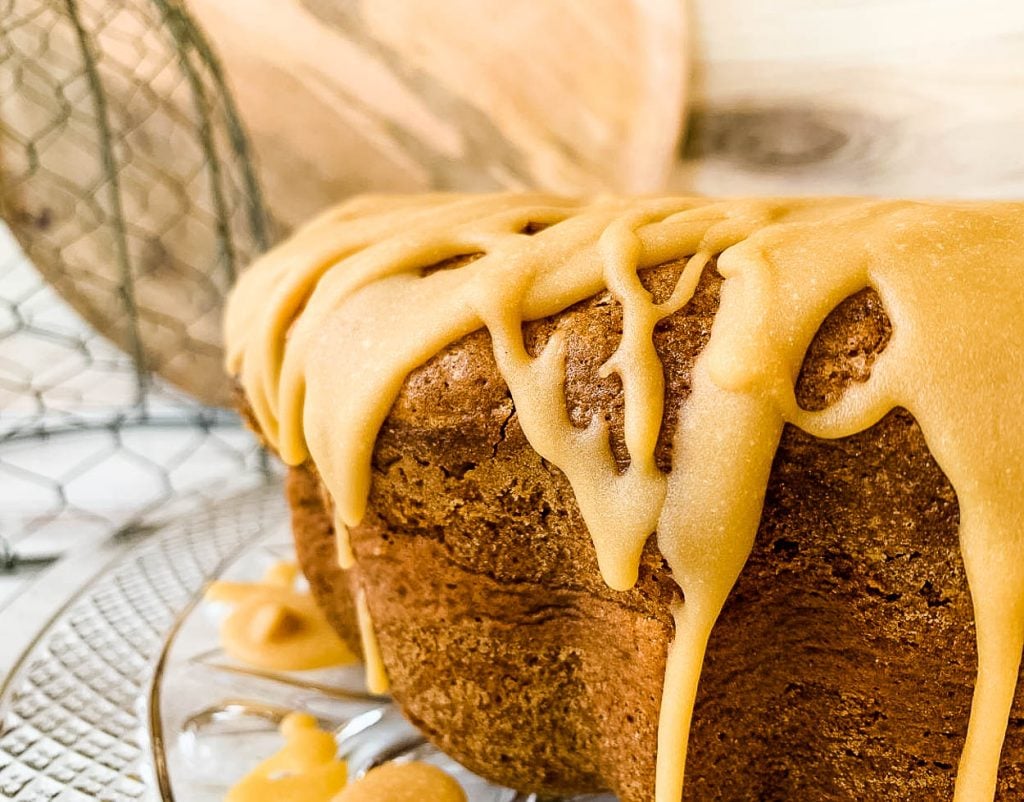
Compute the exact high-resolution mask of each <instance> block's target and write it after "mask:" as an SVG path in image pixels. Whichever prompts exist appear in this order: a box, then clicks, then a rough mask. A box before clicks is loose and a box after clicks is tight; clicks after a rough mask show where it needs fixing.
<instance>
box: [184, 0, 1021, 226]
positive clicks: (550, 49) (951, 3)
mask: <svg viewBox="0 0 1024 802" xmlns="http://www.w3.org/2000/svg"><path fill="white" fill-rule="evenodd" d="M189 3H190V7H191V8H192V10H193V12H194V13H195V15H196V16H197V17H198V18H199V19H200V20H201V21H202V22H203V24H204V26H205V28H206V30H207V31H208V33H209V34H210V36H211V37H212V38H213V40H214V42H215V43H216V44H217V46H218V49H219V50H220V52H221V53H222V56H223V57H224V59H225V61H226V63H227V65H228V68H229V74H230V75H231V76H233V77H235V78H237V79H242V78H243V77H244V78H245V80H236V82H235V83H236V91H237V92H238V96H239V102H240V103H241V105H242V109H243V113H244V115H245V116H246V118H247V120H248V122H249V125H250V130H251V132H252V135H253V137H254V139H255V143H256V147H257V152H258V153H259V155H260V157H261V168H262V170H263V174H264V176H265V180H266V185H267V187H268V196H269V198H270V204H271V207H272V208H273V209H274V211H275V214H276V215H277V216H279V217H280V218H281V219H282V220H283V221H284V222H285V223H292V222H294V220H295V219H298V218H301V217H302V216H304V215H305V214H306V213H308V210H309V207H311V206H319V205H323V204H324V203H325V202H327V201H328V200H329V199H333V198H336V197H337V196H339V195H341V194H347V193H349V192H352V191H358V190H361V189H381V188H383V189H401V190H410V189H411V190H418V189H425V188H429V187H443V188H451V187H454V188H464V189H487V188H493V187H496V186H509V187H520V186H529V185H532V186H541V187H545V188H550V189H554V190H557V191H563V192H565V191H569V192H572V191H575V192H590V191H596V190H612V191H620V192H652V191H661V190H669V191H677V192H698V193H705V194H741V193H801V194H827V193H857V194H860V193H865V194H875V195H905V196H957V197H1002V198H1007V197H1024V147H1022V143H1024V2H1021V0H977V1H971V0H691V2H690V3H689V4H687V3H685V2H684V0H527V1H526V2H519V3H507V2H504V0H443V1H442V2H424V0H372V2H370V1H367V2H362V3H336V2H332V1H331V0H276V2H274V3H265V4H264V6H263V8H264V10H265V13H262V14H248V15H247V14H244V13H243V9H244V8H252V5H251V4H250V3H249V2H248V0H189ZM271 7H273V9H274V10H273V12H272V13H271V12H270V11H269V9H270V8H271ZM275 43H276V44H275ZM687 75H689V80H688V81H687ZM268 93H269V94H270V95H271V96H274V95H276V96H277V97H276V99H275V100H273V101H271V100H268ZM684 115H685V116H686V117H687V120H688V122H687V125H686V131H685V133H684V131H683V127H682V126H681V125H680V121H681V120H682V119H683V117H684ZM285 142H288V143H290V144H291V147H290V151H289V154H290V158H289V159H288V160H286V159H285V158H284V157H283V151H282V144H283V143H285ZM298 176H308V180H302V181H298V182H296V178H297V177H298ZM325 176H329V179H328V178H326V177H325ZM296 183H300V184H301V185H302V190H301V192H302V193H304V194H302V195H301V196H295V197H292V196H293V195H295V190H294V187H295V185H296ZM293 210H294V211H293Z"/></svg>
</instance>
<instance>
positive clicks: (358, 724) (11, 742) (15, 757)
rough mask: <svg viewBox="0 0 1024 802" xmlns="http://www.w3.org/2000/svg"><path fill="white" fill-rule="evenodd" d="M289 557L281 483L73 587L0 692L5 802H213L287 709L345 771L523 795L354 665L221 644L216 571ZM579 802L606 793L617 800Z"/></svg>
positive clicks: (493, 800)
mask: <svg viewBox="0 0 1024 802" xmlns="http://www.w3.org/2000/svg"><path fill="white" fill-rule="evenodd" d="M291 557H292V547H291V538H290V534H289V531H288V523H287V510H286V509H285V506H284V503H283V501H282V500H281V491H280V488H279V487H276V486H268V487H261V488H258V489H256V490H252V491H249V492H247V493H245V494H242V495H239V496H236V497H234V498H232V499H229V500H227V501H223V502H219V503H217V504H214V505H211V506H209V507H207V508H205V509H204V510H203V511H202V512H200V513H197V514H193V515H190V516H188V517H186V518H182V519H180V520H178V521H176V522H174V523H173V524H170V525H168V526H165V527H164V528H163V529H161V530H160V531H159V532H158V533H157V534H155V535H153V536H152V537H151V538H149V539H148V540H146V541H145V542H144V543H143V544H141V545H140V546H138V547H136V548H135V549H134V550H132V551H130V552H128V553H126V554H125V555H124V556H122V557H121V558H119V559H118V560H117V561H116V562H115V563H113V564H112V565H111V566H109V567H108V568H107V569H106V570H105V571H103V572H102V573H101V575H99V576H97V577H96V578H94V579H93V580H92V581H91V582H90V583H89V584H87V585H86V587H85V588H84V589H83V590H82V591H80V592H79V593H78V594H76V595H75V596H74V597H73V598H72V599H71V600H70V601H69V602H68V603H67V604H66V605H65V606H64V607H63V609H62V610H61V611H60V612H59V613H58V614H57V615H56V616H55V617H54V618H53V619H52V620H51V621H50V623H49V624H48V625H47V626H46V627H45V628H44V629H43V631H42V632H40V634H39V635H38V637H37V638H36V640H35V642H34V643H33V645H32V646H31V647H30V648H29V649H28V651H27V652H26V653H25V654H24V655H23V657H22V659H21V660H20V662H19V663H18V665H17V666H16V667H15V669H14V670H13V671H12V672H11V674H10V675H9V676H8V677H7V679H6V681H5V682H4V684H3V687H2V689H0V799H8V800H16V802H27V800H33V801H35V800H49V801H50V802H80V801H82V800H96V799H102V800H104V801H105V802H106V801H109V802H124V801H126V800H164V802H170V800H177V802H219V800H221V799H223V797H224V794H225V792H226V790H227V788H228V787H229V786H230V785H231V784H232V783H233V782H234V781H235V780H237V779H238V778H240V777H241V776H242V775H243V774H245V773H246V772H247V771H249V769H251V768H252V767H253V766H254V765H255V764H256V763H258V762H259V761H260V760H262V759H263V758H265V757H266V756H268V755H269V754H271V753H272V752H274V751H276V750H277V749H278V748H279V747H280V745H281V739H280V736H279V735H278V733H277V725H278V724H279V723H280V721H281V719H282V718H283V716H284V715H285V714H287V713H289V712H291V711H294V710H302V711H306V712H309V713H312V714H313V715H315V716H316V717H317V718H318V720H319V721H320V724H321V726H323V727H325V728H330V729H331V730H332V731H333V732H334V733H335V735H336V739H337V741H338V748H339V754H340V755H341V756H342V757H344V758H345V759H346V760H347V762H348V767H349V776H350V777H359V776H361V775H362V774H363V773H365V772H366V771H368V770H369V769H370V768H372V767H373V766H376V765H378V764H380V763H384V762H388V761H406V760H422V761H426V762H429V763H433V764H435V765H438V766H440V767H441V768H443V769H444V770H445V771H447V772H449V773H450V774H452V775H453V776H454V777H455V778H456V779H457V780H458V781H459V782H460V783H461V784H462V786H463V787H464V789H465V790H466V793H467V796H468V797H469V799H470V801H471V802H527V801H528V800H536V799H537V798H536V797H534V796H532V795H524V794H518V793H517V792H515V791H511V790H508V789H505V788H499V787H496V786H494V785H491V784H489V783H487V782H486V781H484V780H483V779H481V778H479V777H477V776H476V775H474V774H472V773H470V772H469V771H468V770H466V769H464V768H463V767H461V766H460V765H458V764H457V763H455V762H454V761H453V760H451V759H450V758H448V757H447V756H446V755H444V754H443V753H441V752H440V751H438V750H437V749H435V748H434V747H432V746H430V745H429V744H427V743H426V742H424V740H423V739H422V737H421V736H420V735H419V734H418V733H417V732H416V730H415V729H413V728H412V727H411V726H410V725H409V724H408V723H407V722H406V721H405V720H404V719H403V718H402V716H401V715H400V714H399V712H398V710H397V708H396V707H395V706H394V705H393V704H391V703H390V701H389V700H388V699H387V698H386V697H378V696H372V695H370V694H368V693H366V691H365V685H364V680H363V674H362V669H361V667H359V666H351V667H345V668H333V669H330V670H326V671H319V672H301V673H299V672H296V673H273V672H266V671H257V670H253V669H251V668H247V667H245V666H243V665H241V664H238V663H235V662H233V661H232V660H231V659H230V658H228V657H227V656H226V655H224V654H223V652H221V651H220V648H219V642H218V637H217V617H216V616H217V611H216V609H215V608H213V607H211V606H210V605H205V604H202V603H201V601H202V596H203V591H204V589H205V588H206V586H207V585H208V584H209V583H210V582H211V581H212V580H214V579H218V578H222V577H223V578H230V579H239V580H252V581H255V580H257V579H259V578H260V577H261V576H262V575H263V572H264V570H265V568H266V567H267V566H268V565H269V564H270V563H271V562H274V561H277V560H280V559H290V558H291ZM574 799H575V800H576V801H577V802H583V800H587V801H588V802H614V797H611V796H607V795H604V796H586V797H575V798H574Z"/></svg>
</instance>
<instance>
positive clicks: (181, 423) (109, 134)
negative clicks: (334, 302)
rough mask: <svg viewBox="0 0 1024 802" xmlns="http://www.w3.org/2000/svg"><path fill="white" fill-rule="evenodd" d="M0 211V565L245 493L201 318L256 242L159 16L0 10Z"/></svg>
mask: <svg viewBox="0 0 1024 802" xmlns="http://www.w3.org/2000/svg"><path fill="white" fill-rule="evenodd" d="M0 214H2V217H3V220H4V222H5V223H6V226H7V228H6V229H5V228H4V227H3V226H0V565H2V566H3V567H4V568H6V569H8V570H9V569H11V568H14V567H18V566H23V567H24V566H29V565H30V564H31V563H32V562H33V561H37V560H47V559H50V558H52V557H53V556H55V555H56V554H58V553H60V552H61V551H62V550H63V549H65V548H66V547H67V546H70V545H76V544H80V543H82V542H83V540H87V539H88V538H101V537H107V536H110V534H111V533H115V532H118V531H122V530H124V529H125V528H130V527H131V526H132V525H134V524H136V523H138V522H139V521H140V520H142V519H143V517H144V516H145V515H146V514H147V513H150V512H152V511H153V510H154V509H155V508H157V507H160V506H161V505H164V504H165V503H166V502H167V501H168V500H171V499H181V498H185V497H191V496H193V495H195V491H203V492H204V493H206V494H207V495H209V494H210V493H214V492H216V493H221V494H223V492H225V488H224V484H225V483H227V484H236V485H237V484H238V483H239V482H243V483H247V482H252V481H256V480H258V477H259V476H260V475H261V466H262V465H263V461H262V459H261V456H260V452H259V450H258V448H257V447H256V445H255V444H254V442H253V440H252V439H251V438H250V437H248V436H247V435H246V434H245V433H244V432H243V431H242V429H241V428H240V426H239V425H238V421H237V419H236V417H235V416H234V415H233V414H231V413H229V412H226V411H225V410H224V409H223V408H222V407H224V406H226V405H227V402H228V400H229V399H230V392H231V387H230V385H229V383H228V381H227V379H226V378H225V377H224V376H223V372H222V367H221V344H220V323H219V320H220V309H221V306H222V302H223V299H224V296H225V293H226V291H227V289H228V288H229V287H230V285H231V283H232V281H233V279H234V277H235V275H236V273H237V272H238V271H239V269H240V268H241V267H242V266H244V264H245V263H246V262H247V261H248V260H249V259H251V258H252V257H253V256H254V255H255V254H256V253H258V252H259V251H260V250H262V249H263V248H264V247H266V245H267V242H268V239H269V238H270V233H269V231H268V224H267V222H266V217H265V214H264V207H263V203H262V200H261V196H260V192H259V188H258V185H257V180H256V177H255V172H254V168H253V165H252V160H251V158H250V155H249V151H248V147H247V143H246V138H245V134H244V131H243V129H242V126H241V124H240V122H239V119H238V116H237V114H236V112H235V109H234V107H233V105H232V101H231V97H230V93H229V92H228V90H227V88H226V86H225V82H224V78H223V76H222V74H221V71H220V68H219V65H218V62H217V59H216V57H215V55H214V54H213V52H212V51H211V49H210V47H209V46H208V45H207V43H206V41H205V40H204V38H203V36H202V33H201V32H200V31H199V29H198V28H197V26H196V25H195V24H193V22H192V21H191V19H190V18H189V16H188V14H187V12H186V11H185V9H184V8H183V7H182V6H181V5H180V4H179V3H177V2H175V0H121V1H120V2H117V1H115V2H109V1H108V0H0ZM200 495H201V494H200ZM2 601H3V600H2V599H0V605H2Z"/></svg>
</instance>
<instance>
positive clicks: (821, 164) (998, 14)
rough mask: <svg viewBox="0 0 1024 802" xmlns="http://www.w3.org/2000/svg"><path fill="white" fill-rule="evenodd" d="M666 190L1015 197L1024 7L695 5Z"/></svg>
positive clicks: (719, 0)
mask: <svg viewBox="0 0 1024 802" xmlns="http://www.w3.org/2000/svg"><path fill="white" fill-rule="evenodd" d="M692 10H693V14H692V18H693V31H694V59H695V73H694V80H693V85H692V90H691V91H692V107H691V121H690V134H689V140H688V144H687V147H686V151H685V152H686V159H685V160H684V161H682V162H681V163H680V164H679V165H678V166H677V170H676V173H675V175H674V177H673V181H672V183H673V185H674V186H675V187H677V188H680V189H692V190H695V191H698V192H702V193H711V194H719V193H722V194H741V193H801V194H820V193H856V194H860V193H865V194H874V195H892V196H943V197H946V196H950V197H954V196H955V197H992V198H1021V197H1024V2H1020V0H973V1H972V0H770V1H769V2H765V0H692Z"/></svg>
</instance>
